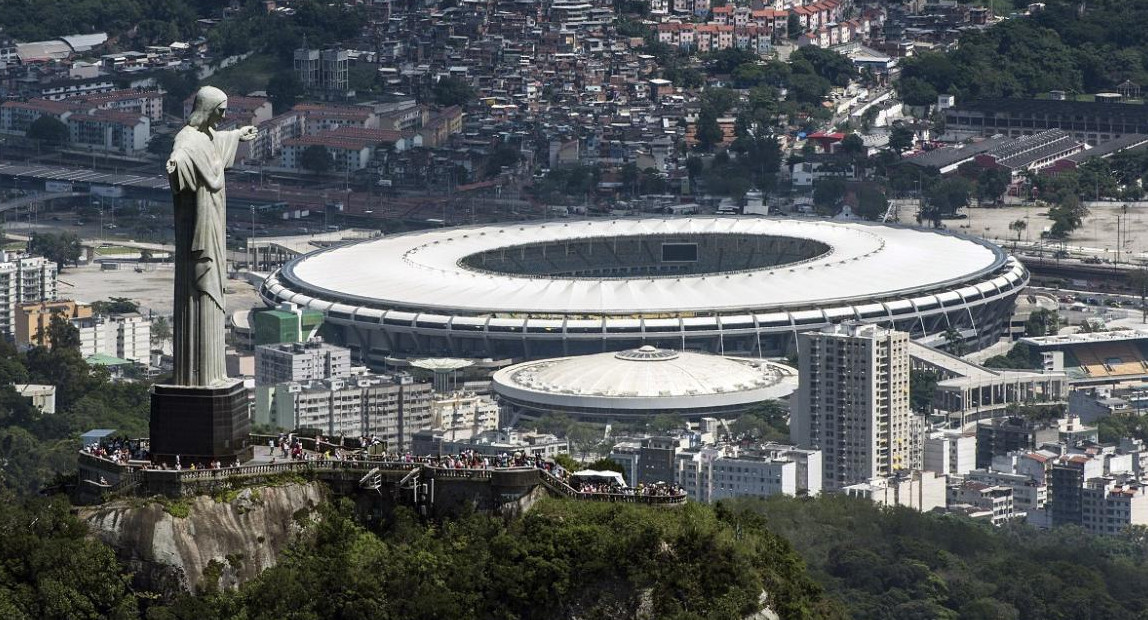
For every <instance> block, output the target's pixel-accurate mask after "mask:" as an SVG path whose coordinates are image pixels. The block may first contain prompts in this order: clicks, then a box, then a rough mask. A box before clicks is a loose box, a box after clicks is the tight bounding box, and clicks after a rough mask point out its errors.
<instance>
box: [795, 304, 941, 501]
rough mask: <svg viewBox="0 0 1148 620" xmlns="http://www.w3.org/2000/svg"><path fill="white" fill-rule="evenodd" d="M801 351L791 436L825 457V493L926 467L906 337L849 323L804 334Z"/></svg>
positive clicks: (799, 353) (876, 327)
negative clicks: (911, 396) (911, 405)
mask: <svg viewBox="0 0 1148 620" xmlns="http://www.w3.org/2000/svg"><path fill="white" fill-rule="evenodd" d="M797 347H798V358H799V360H800V362H799V367H800V368H799V369H800V384H801V386H800V388H799V389H798V398H797V406H796V407H795V408H794V409H793V411H792V415H791V419H790V435H791V438H792V440H793V442H794V443H797V444H798V445H800V446H801V447H803V448H812V449H819V450H821V451H822V473H823V476H824V482H823V485H822V486H823V488H824V489H826V490H839V489H842V488H843V487H846V486H849V485H852V484H858V483H864V482H867V481H869V480H870V479H872V478H878V477H884V476H890V475H892V474H894V473H895V472H899V471H908V470H912V469H920V467H921V465H922V463H921V461H922V449H921V437H920V432H921V428H920V420H919V419H918V418H917V416H914V415H913V414H912V412H911V411H910V409H909V335H908V334H907V333H904V332H898V331H893V330H889V329H885V328H882V327H879V326H876V325H865V324H849V323H846V324H841V325H834V326H830V327H826V328H825V329H824V330H822V331H819V332H809V333H804V334H800V335H799V336H798V339H797Z"/></svg>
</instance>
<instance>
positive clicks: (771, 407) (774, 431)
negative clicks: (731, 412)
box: [730, 400, 789, 442]
mask: <svg viewBox="0 0 1148 620" xmlns="http://www.w3.org/2000/svg"><path fill="white" fill-rule="evenodd" d="M730 432H731V433H733V437H734V439H735V440H740V439H748V440H750V441H754V442H761V441H788V440H789V411H788V410H787V409H786V407H785V405H783V404H782V403H781V402H779V401H776V400H767V401H765V402H763V403H761V404H760V405H757V406H755V407H753V408H752V409H750V410H749V411H746V412H745V413H743V414H741V415H740V416H739V417H738V418H737V420H734V422H733V424H731V425H730Z"/></svg>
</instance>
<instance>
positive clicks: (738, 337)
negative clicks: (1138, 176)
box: [260, 216, 1028, 364]
mask: <svg viewBox="0 0 1148 620" xmlns="http://www.w3.org/2000/svg"><path fill="white" fill-rule="evenodd" d="M1027 283H1028V272H1027V271H1026V270H1025V268H1024V266H1022V265H1021V264H1020V262H1018V261H1017V260H1016V259H1014V258H1013V257H1011V256H1009V255H1008V254H1007V253H1006V252H1004V251H1003V250H1002V249H1001V248H1000V247H998V246H996V245H994V244H992V243H989V242H986V241H983V240H981V239H974V238H970V237H966V236H962V235H959V234H954V233H952V232H949V231H934V230H922V229H917V228H910V227H903V226H888V225H879V224H864V223H843V222H830V221H825V220H804V219H774V218H739V217H696V216H695V217H682V218H673V217H666V218H635V219H616V220H558V221H550V222H544V223H514V224H502V225H486V226H475V227H463V228H447V229H438V230H434V231H425V232H418V233H410V234H404V235H394V236H388V237H384V238H380V239H373V240H368V241H364V242H361V243H355V244H351V245H345V246H342V247H338V248H332V249H326V250H322V251H318V252H315V253H312V254H308V255H306V256H303V257H300V258H298V259H295V260H294V261H292V262H290V263H288V264H287V265H285V266H284V267H283V268H282V269H280V270H278V271H276V272H274V273H273V274H271V275H270V276H269V277H268V278H267V279H266V280H265V281H264V283H263V285H262V286H261V288H260V295H261V297H262V298H263V300H264V301H265V303H267V304H268V305H271V306H275V305H279V304H281V303H285V302H286V303H291V304H296V305H298V306H303V307H307V308H312V309H316V310H319V311H322V312H323V313H324V314H325V315H326V317H327V322H328V324H329V325H331V326H332V327H334V328H336V331H337V332H338V333H337V334H335V338H334V339H335V340H338V341H341V342H340V344H344V345H346V346H348V347H350V348H351V349H352V351H355V352H356V353H357V354H358V355H359V356H360V359H362V360H363V361H366V362H371V363H379V364H381V363H383V361H384V360H385V359H387V358H388V357H392V358H394V357H419V356H451V357H465V358H480V359H481V358H496V359H499V358H515V359H539V358H549V357H559V356H566V355H577V354H585V353H597V352H603V351H619V350H624V349H636V348H638V347H641V346H643V345H651V346H655V347H658V348H664V349H672V350H694V351H706V352H713V353H720V354H725V355H741V356H752V357H758V356H777V355H785V354H787V353H789V352H791V351H792V350H793V343H794V341H795V335H796V334H797V333H798V332H802V331H811V330H815V329H819V328H820V327H822V326H825V325H828V324H832V323H838V322H842V321H863V322H871V323H877V324H881V325H885V326H890V327H895V328H897V329H900V330H903V331H906V332H909V333H910V334H912V335H913V337H915V338H926V337H932V338H935V337H937V335H938V334H941V333H944V332H945V331H946V330H947V329H949V328H950V327H951V328H954V329H956V330H958V332H959V333H960V334H961V335H962V336H963V337H964V338H965V340H966V342H967V343H969V344H970V345H972V346H973V347H982V346H987V345H988V344H990V343H992V342H995V341H996V340H997V339H998V338H1000V337H1002V336H1003V335H1005V334H1006V333H1007V330H1008V323H1009V318H1010V316H1011V314H1012V312H1013V307H1014V302H1015V300H1016V296H1017V294H1018V293H1019V292H1020V290H1021V289H1023V288H1024V287H1025V285H1026V284H1027Z"/></svg>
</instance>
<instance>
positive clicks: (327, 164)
mask: <svg viewBox="0 0 1148 620" xmlns="http://www.w3.org/2000/svg"><path fill="white" fill-rule="evenodd" d="M334 163H335V161H334V159H333V158H332V157H331V152H330V151H328V150H327V147H325V146H323V145H321V144H312V145H311V146H308V147H307V148H305V149H303V154H302V155H300V156H299V165H300V166H302V167H303V168H305V169H307V170H310V171H311V172H313V173H315V174H324V173H326V172H328V171H329V170H331V166H333V165H334Z"/></svg>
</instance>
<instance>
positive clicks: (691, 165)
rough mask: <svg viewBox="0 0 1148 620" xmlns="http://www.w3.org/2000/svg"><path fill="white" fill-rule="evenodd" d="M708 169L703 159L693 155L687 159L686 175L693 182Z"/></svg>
mask: <svg viewBox="0 0 1148 620" xmlns="http://www.w3.org/2000/svg"><path fill="white" fill-rule="evenodd" d="M705 168H706V162H705V161H704V160H703V159H702V158H701V157H695V156H693V155H691V156H689V157H687V158H686V174H688V175H689V176H690V179H691V180H693V179H695V178H697V177H698V176H700V175H701V173H702V172H703V171H704V170H705Z"/></svg>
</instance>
